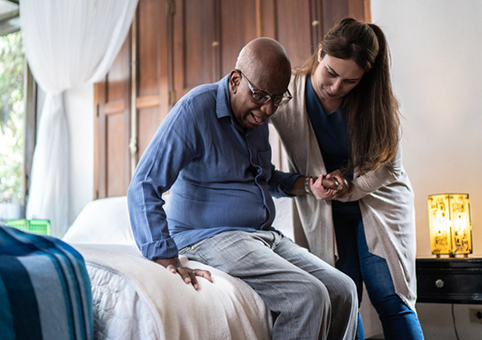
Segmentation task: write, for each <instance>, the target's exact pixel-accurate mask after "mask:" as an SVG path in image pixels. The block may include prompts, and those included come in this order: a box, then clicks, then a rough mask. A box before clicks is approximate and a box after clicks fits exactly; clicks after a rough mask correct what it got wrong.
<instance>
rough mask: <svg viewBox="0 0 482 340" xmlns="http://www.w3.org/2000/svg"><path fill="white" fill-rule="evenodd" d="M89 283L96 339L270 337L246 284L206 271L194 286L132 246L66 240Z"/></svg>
mask: <svg viewBox="0 0 482 340" xmlns="http://www.w3.org/2000/svg"><path fill="white" fill-rule="evenodd" d="M72 246H73V247H75V248H76V249H77V250H78V251H79V252H80V253H81V254H82V256H83V257H84V259H85V262H86V264H87V269H88V272H89V276H90V278H91V282H92V293H93V300H94V301H93V304H94V328H95V329H94V332H95V338H96V339H142V340H144V339H167V340H172V339H183V340H189V339H210V340H215V339H220V340H221V339H222V340H229V339H233V340H237V339H239V340H245V339H261V340H262V339H270V338H271V323H272V319H271V313H270V312H269V310H268V309H267V308H266V305H265V304H264V302H263V300H261V298H260V297H259V295H257V294H256V293H255V292H254V290H253V289H252V288H251V287H249V286H248V285H247V284H245V283H244V282H242V281H241V280H238V279H236V278H233V277H231V276H229V275H227V274H225V273H223V272H221V271H219V270H216V269H214V268H211V267H208V266H205V265H203V264H201V263H198V262H194V261H189V260H188V259H187V258H186V257H181V262H182V263H183V265H185V266H187V267H190V268H201V269H207V270H209V271H211V275H212V277H213V280H214V283H210V282H208V281H207V280H205V279H203V278H199V285H200V289H199V290H198V291H196V290H194V288H193V287H192V286H191V285H187V284H185V283H184V282H183V281H182V279H181V277H180V276H179V275H177V274H172V273H171V272H169V271H168V270H167V269H165V268H163V267H162V266H160V265H158V264H156V263H154V262H152V261H149V260H147V259H145V258H144V257H142V255H141V254H140V252H139V250H138V249H137V247H135V246H130V245H112V244H108V245H107V244H105V245H102V244H75V243H74V244H72Z"/></svg>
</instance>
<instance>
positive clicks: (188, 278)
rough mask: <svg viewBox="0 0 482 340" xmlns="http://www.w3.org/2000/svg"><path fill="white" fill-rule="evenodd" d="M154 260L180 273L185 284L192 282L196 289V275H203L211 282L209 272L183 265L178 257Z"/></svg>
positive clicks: (197, 285)
mask: <svg viewBox="0 0 482 340" xmlns="http://www.w3.org/2000/svg"><path fill="white" fill-rule="evenodd" d="M154 262H156V263H157V264H160V265H161V266H163V267H165V268H166V269H167V270H169V271H170V272H171V273H173V274H176V273H177V274H179V275H181V277H182V279H183V281H184V282H185V283H187V284H189V283H192V285H193V287H194V289H196V290H198V289H199V284H198V282H197V279H196V276H199V277H203V278H205V279H206V280H208V281H209V282H211V283H212V282H213V279H212V277H211V273H210V272H209V271H208V270H202V269H191V268H188V267H183V266H182V265H181V261H179V258H178V257H173V258H170V259H155V260H154Z"/></svg>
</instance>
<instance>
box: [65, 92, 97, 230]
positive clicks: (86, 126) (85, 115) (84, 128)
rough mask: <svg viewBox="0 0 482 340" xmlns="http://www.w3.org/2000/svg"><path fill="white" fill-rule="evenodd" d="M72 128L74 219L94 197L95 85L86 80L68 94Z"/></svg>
mask: <svg viewBox="0 0 482 340" xmlns="http://www.w3.org/2000/svg"><path fill="white" fill-rule="evenodd" d="M64 104H65V110H66V112H67V122H68V126H69V132H70V164H69V165H70V171H71V173H70V183H69V184H70V201H71V207H70V222H71V223H72V222H73V221H74V220H75V218H76V217H77V215H78V214H79V213H80V211H81V210H82V208H84V206H85V205H86V204H87V203H89V202H90V201H92V199H93V197H94V86H93V85H92V84H84V85H80V86H78V87H75V88H73V89H70V90H68V91H66V93H65V96H64Z"/></svg>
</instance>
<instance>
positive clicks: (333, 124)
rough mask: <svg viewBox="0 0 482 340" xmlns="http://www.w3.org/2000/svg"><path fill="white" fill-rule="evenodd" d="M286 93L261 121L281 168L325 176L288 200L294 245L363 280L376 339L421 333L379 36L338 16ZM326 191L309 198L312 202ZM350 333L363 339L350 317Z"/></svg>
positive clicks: (406, 191) (404, 183) (407, 189)
mask: <svg viewBox="0 0 482 340" xmlns="http://www.w3.org/2000/svg"><path fill="white" fill-rule="evenodd" d="M289 90H290V92H291V93H292V95H293V99H292V100H291V102H289V103H288V105H286V106H284V107H280V108H279V112H278V113H277V114H276V115H274V116H273V117H272V118H271V120H272V122H273V124H274V126H275V127H276V129H277V131H278V133H279V136H280V138H281V140H282V142H283V145H284V147H285V149H286V151H287V155H288V158H289V165H290V168H291V169H290V170H291V171H295V172H299V173H304V174H307V175H317V174H320V173H322V174H328V175H327V177H328V178H332V179H333V178H334V179H336V182H337V183H338V189H337V190H333V189H330V188H324V187H323V186H322V185H320V183H321V181H317V182H316V183H315V182H314V181H311V185H310V186H309V188H311V191H312V192H313V195H301V196H299V197H296V198H295V200H294V212H295V213H294V225H295V238H296V241H297V243H299V244H301V245H304V246H306V247H308V248H309V249H310V251H311V252H313V253H314V254H316V255H318V256H320V257H321V258H322V259H323V260H325V261H327V262H329V263H331V264H333V265H335V266H336V267H337V268H338V269H340V270H341V271H343V272H345V273H346V274H348V275H349V276H350V277H351V278H352V279H353V280H354V281H355V283H356V284H357V287H358V296H359V300H361V297H362V287H363V282H364V283H365V286H366V288H367V292H368V295H369V297H370V301H371V303H372V304H373V306H374V307H375V309H376V310H377V312H378V315H379V318H380V321H381V323H382V327H383V332H384V335H385V339H404V340H407V339H423V334H422V330H421V327H420V323H419V321H418V318H417V315H416V313H415V300H416V278H415V212H414V206H413V192H412V188H411V184H410V181H409V179H408V177H407V175H406V173H405V171H404V169H403V166H402V164H401V150H400V145H399V144H400V137H399V130H400V119H399V116H400V113H399V110H398V102H397V100H396V99H395V96H394V95H393V93H392V87H391V80H390V74H389V55H388V48H387V43H386V39H385V36H384V34H383V32H382V31H381V29H380V28H379V27H378V26H376V25H374V24H367V23H362V22H359V21H356V20H354V19H344V20H342V21H341V22H340V24H339V25H337V26H336V27H334V28H333V29H332V30H331V31H330V32H328V33H327V35H326V36H325V38H324V40H323V41H322V42H321V44H320V47H319V50H318V51H317V53H315V54H314V55H313V56H312V57H311V58H310V59H309V60H308V61H306V62H305V63H304V64H303V65H302V66H301V67H300V68H299V69H296V70H294V71H293V75H292V79H291V83H290V89H289ZM326 195H328V196H329V198H328V199H325V200H322V201H319V200H317V199H316V198H323V197H326ZM357 338H358V339H363V338H364V337H363V325H362V322H361V318H360V317H359V327H358V330H357Z"/></svg>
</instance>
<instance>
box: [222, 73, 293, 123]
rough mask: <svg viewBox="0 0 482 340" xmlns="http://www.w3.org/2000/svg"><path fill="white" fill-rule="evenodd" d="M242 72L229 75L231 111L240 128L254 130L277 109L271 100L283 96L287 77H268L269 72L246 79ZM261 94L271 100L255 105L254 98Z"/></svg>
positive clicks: (286, 87)
mask: <svg viewBox="0 0 482 340" xmlns="http://www.w3.org/2000/svg"><path fill="white" fill-rule="evenodd" d="M242 72H243V71H240V70H233V71H232V72H231V75H230V93H231V109H232V110H233V114H234V118H235V119H236V121H237V122H238V123H239V125H240V126H241V127H243V128H255V127H257V126H260V125H263V124H264V122H266V120H267V119H268V118H269V117H271V115H273V114H274V113H275V112H276V110H277V108H278V107H277V106H275V101H276V100H273V98H279V96H283V95H285V93H286V91H287V89H288V83H289V77H288V78H287V77H286V76H284V77H283V76H282V75H277V74H275V75H274V76H273V75H271V76H268V74H269V72H261V73H255V74H254V75H253V76H252V77H250V78H248V77H247V76H246V74H245V73H244V72H243V73H242ZM251 78H253V79H251ZM250 87H251V88H250ZM263 94H266V95H268V96H270V97H271V99H270V100H268V101H267V102H266V103H264V104H261V103H259V102H258V103H257V102H256V98H259V97H262V96H263ZM253 100H254V101H253Z"/></svg>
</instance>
